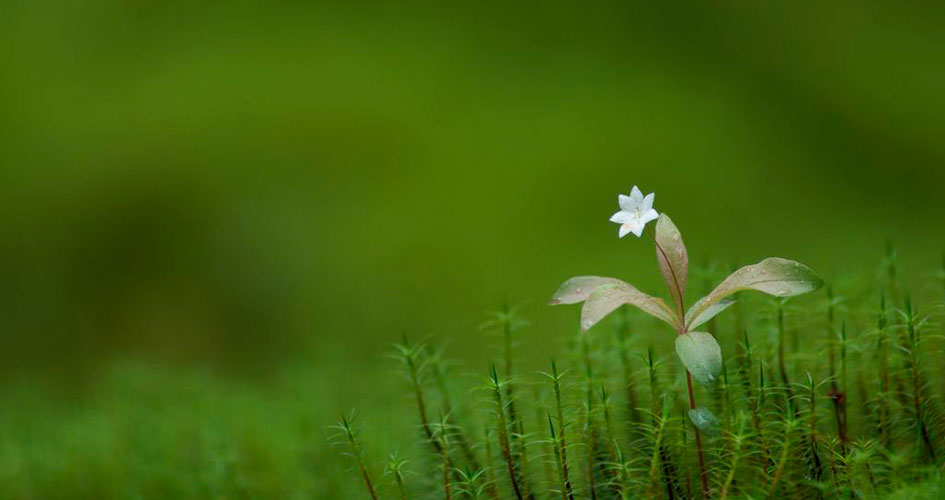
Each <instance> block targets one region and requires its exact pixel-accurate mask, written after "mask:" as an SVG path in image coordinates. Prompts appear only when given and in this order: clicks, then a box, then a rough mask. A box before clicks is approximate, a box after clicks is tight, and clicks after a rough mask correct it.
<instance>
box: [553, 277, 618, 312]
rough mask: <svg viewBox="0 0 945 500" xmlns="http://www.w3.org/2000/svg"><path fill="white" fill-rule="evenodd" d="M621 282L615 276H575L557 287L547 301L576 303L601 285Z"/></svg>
mask: <svg viewBox="0 0 945 500" xmlns="http://www.w3.org/2000/svg"><path fill="white" fill-rule="evenodd" d="M619 283H623V281H620V280H618V279H616V278H602V277H600V276H576V277H574V278H571V279H569V280H568V281H565V282H564V283H562V284H561V286H560V287H558V291H557V292H555V294H554V295H553V296H552V297H551V300H550V301H549V302H548V303H549V304H550V305H553V306H555V305H558V304H577V303H578V302H584V301H585V300H587V298H588V297H589V296H590V295H591V292H593V291H594V290H596V289H597V287H599V286H601V285H614V284H619Z"/></svg>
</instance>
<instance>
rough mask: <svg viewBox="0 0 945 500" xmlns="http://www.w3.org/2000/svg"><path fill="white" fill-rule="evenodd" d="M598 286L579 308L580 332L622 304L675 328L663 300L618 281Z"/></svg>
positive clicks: (672, 315)
mask: <svg viewBox="0 0 945 500" xmlns="http://www.w3.org/2000/svg"><path fill="white" fill-rule="evenodd" d="M615 281H617V283H609V284H604V285H601V286H598V287H597V288H596V289H595V290H594V291H593V292H592V293H591V294H590V296H588V298H587V300H585V301H584V306H583V307H582V308H581V331H582V332H586V331H587V330H589V329H590V328H591V327H592V326H594V325H596V324H597V323H598V322H599V321H600V320H602V319H604V317H606V316H607V315H608V314H610V313H612V312H613V311H615V310H616V309H617V308H618V307H620V306H622V305H624V304H630V305H632V306H636V307H638V308H640V309H641V310H643V311H644V312H646V313H648V314H650V315H652V316H655V317H656V318H659V319H661V320H663V321H665V322H666V323H669V325H670V326H672V327H673V328H677V327H678V325H677V323H676V316H675V315H674V314H673V311H672V309H670V308H669V306H668V305H666V302H665V301H663V299H660V298H658V297H653V296H650V295H647V294H645V293H643V292H641V291H639V290H637V289H636V288H634V287H632V286H630V285H628V284H626V283H624V282H622V281H620V280H615Z"/></svg>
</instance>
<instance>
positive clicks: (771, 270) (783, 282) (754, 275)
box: [686, 257, 824, 318]
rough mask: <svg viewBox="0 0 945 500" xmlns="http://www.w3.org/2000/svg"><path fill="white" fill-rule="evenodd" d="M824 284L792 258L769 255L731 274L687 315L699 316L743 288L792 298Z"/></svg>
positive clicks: (813, 273) (807, 268)
mask: <svg viewBox="0 0 945 500" xmlns="http://www.w3.org/2000/svg"><path fill="white" fill-rule="evenodd" d="M823 284H824V281H823V280H822V279H820V277H819V276H817V274H816V273H815V272H814V271H812V270H811V269H810V268H809V267H807V266H805V265H803V264H800V263H798V262H795V261H793V260H787V259H781V258H778V257H772V258H769V259H765V260H763V261H761V262H759V263H757V264H752V265H750V266H745V267H743V268H741V269H739V270H738V271H735V272H734V273H732V274H730V275H729V277H728V278H725V281H723V282H722V283H721V284H719V286H717V287H715V290H712V293H710V294H709V295H706V296H705V297H703V298H701V299H699V300H698V301H697V302H696V303H695V304H693V305H692V307H691V308H689V312H687V313H686V317H687V318H701V317H702V316H703V314H704V313H705V312H706V311H707V310H708V309H709V308H710V307H712V306H713V305H714V304H716V303H717V302H719V301H720V300H722V299H724V298H725V297H727V296H729V295H731V294H733V293H736V292H740V291H742V290H757V291H759V292H764V293H767V294H770V295H775V296H777V297H791V296H794V295H801V294H804V293H807V292H812V291H814V290H817V289H818V288H820V287H821V286H822V285H823Z"/></svg>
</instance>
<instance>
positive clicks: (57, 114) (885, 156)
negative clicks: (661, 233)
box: [0, 0, 945, 498]
mask: <svg viewBox="0 0 945 500" xmlns="http://www.w3.org/2000/svg"><path fill="white" fill-rule="evenodd" d="M943 14H945V13H943V12H942V9H941V8H940V7H939V6H932V5H928V6H925V7H921V8H918V7H914V8H910V9H906V8H905V7H903V6H901V5H896V4H887V3H881V2H856V3H845V2H844V3H833V2H831V3H829V4H823V3H815V4H813V6H801V5H799V4H796V3H790V4H783V5H780V6H779V5H765V6H762V5H754V4H739V5H731V6H723V5H708V4H702V3H698V2H695V3H691V4H690V3H685V5H679V4H672V5H669V4H667V5H657V4H646V5H633V4H631V3H627V2H614V3H594V4H588V3H577V2H547V1H545V2H515V3H510V2H475V3H465V4H463V3H457V4H449V5H447V4H442V3H432V2H431V3H428V4H404V3H401V2H390V3H364V2H347V3H339V4H324V3H320V2H268V3H255V2H243V1H237V2H214V1H210V2H183V1H174V0H171V1H163V2H151V1H142V0H138V1H120V0H110V1H83V2H69V1H46V0H33V1H21V0H7V1H5V2H3V3H2V5H0V276H2V277H3V281H2V282H3V285H4V286H3V287H2V289H0V294H2V297H0V328H2V335H3V336H2V340H3V346H4V347H3V349H0V375H2V378H0V382H2V387H4V388H5V389H4V390H3V395H2V396H0V405H2V408H0V435H4V436H5V438H4V441H3V443H4V444H3V446H2V447H0V493H2V495H3V496H4V497H23V498H49V497H51V496H53V495H54V494H56V495H61V496H63V497H81V496H88V497H134V496H145V497H147V496H217V495H223V496H227V495H234V494H235V495H243V494H245V495H247V496H271V495H277V496H285V497H294V496H299V497H304V496H307V495H311V494H315V493H316V492H317V494H316V496H319V495H321V497H322V498H345V497H346V493H344V492H345V491H347V490H346V489H345V488H348V487H349V486H350V484H349V483H350V481H349V479H348V478H347V476H345V475H344V469H345V467H347V464H345V463H336V462H340V461H338V460H336V459H335V457H336V456H337V450H332V449H330V448H329V447H328V446H327V441H326V435H327V433H326V431H325V430H324V428H325V426H327V425H329V424H331V423H333V422H334V421H335V420H337V419H338V416H339V415H340V413H341V412H342V411H347V410H348V409H350V408H353V407H357V408H362V409H363V410H364V413H365V414H366V419H367V420H368V421H373V422H374V424H375V426H376V427H377V426H379V427H383V426H384V425H393V424H392V423H391V422H393V421H395V420H397V418H400V417H396V418H395V417H391V415H393V414H396V413H398V412H402V410H403V409H405V408H408V407H409V406H408V404H407V402H405V401H404V400H403V399H402V398H401V397H400V396H399V393H398V392H396V391H398V390H399V389H400V388H401V386H400V384H399V383H398V381H397V380H396V379H394V378H392V377H391V376H390V374H391V372H392V370H393V365H392V363H391V362H390V361H389V360H387V359H386V358H385V354H386V353H387V352H388V351H389V348H390V347H389V346H390V343H391V342H393V341H396V340H397V339H398V338H399V337H400V335H401V334H402V333H409V334H411V335H413V336H415V337H417V338H419V337H424V336H432V337H433V338H435V339H437V340H438V341H442V342H449V351H450V352H451V353H452V354H453V355H454V356H455V357H457V358H458V359H459V360H461V361H462V362H463V363H464V366H465V367H466V368H468V369H469V370H477V371H481V370H480V369H481V368H483V367H485V366H486V362H487V360H488V358H489V356H491V355H492V354H493V353H492V351H490V349H489V348H488V344H489V343H488V342H485V341H484V337H483V334H482V333H480V332H479V331H478V330H477V328H476V327H477V325H478V324H479V323H481V321H482V320H483V318H484V311H487V310H490V309H495V308H497V307H498V306H499V305H500V304H501V303H502V302H503V301H505V300H508V301H511V302H513V303H515V302H522V301H524V302H525V305H524V312H525V315H526V316H527V317H528V318H529V319H531V320H532V322H533V324H532V326H531V327H530V328H529V329H528V330H526V331H525V332H523V342H524V343H525V344H526V345H527V346H528V349H529V351H530V352H531V353H533V354H534V361H535V363H539V364H540V363H543V362H544V360H546V359H547V357H548V356H550V355H551V353H552V352H554V350H555V346H556V345H559V344H560V339H562V338H563V336H564V335H568V334H570V333H573V331H574V330H575V329H576V326H577V312H576V311H575V310H571V309H566V308H562V309H555V310H550V309H548V308H547V307H546V306H545V305H544V301H545V300H546V299H547V297H548V296H549V295H550V294H551V292H553V291H554V289H555V288H556V286H557V285H558V284H559V283H560V282H561V281H562V280H563V279H565V278H567V277H570V276H572V275H576V274H601V275H614V276H620V277H624V278H627V279H631V278H632V280H633V282H634V283H635V284H637V285H638V286H640V287H641V288H643V289H645V290H648V291H651V292H653V293H656V292H662V288H661V287H662V285H661V281H660V279H659V276H658V274H657V270H656V266H654V265H653V261H654V259H653V255H651V253H652V249H651V248H650V247H649V246H648V245H643V244H639V243H638V242H637V241H635V240H634V239H633V238H632V237H628V238H626V239H624V240H618V239H617V237H616V232H617V226H616V225H615V224H612V223H610V222H608V220H607V219H608V217H609V216H610V215H611V214H612V213H613V212H614V211H616V210H617V204H616V196H617V194H618V193H627V192H629V189H630V187H631V185H633V184H637V185H639V186H640V187H641V188H642V189H643V190H644V192H647V193H648V192H651V191H655V192H656V193H657V195H656V209H657V210H659V211H661V212H662V211H665V212H667V213H669V214H670V215H672V217H673V219H674V220H675V221H676V223H677V225H678V226H679V228H680V229H681V231H682V232H683V235H684V236H685V238H686V243H687V246H688V247H689V252H690V255H691V257H692V258H693V260H694V261H696V262H710V261H711V262H717V263H719V264H720V265H723V266H728V265H732V264H744V263H749V262H754V261H757V260H759V259H761V258H763V257H766V256H774V255H777V256H783V257H788V258H793V259H797V260H799V261H801V262H804V263H806V264H808V265H810V266H811V267H813V268H814V269H815V270H818V271H819V272H821V274H823V275H824V276H825V277H827V278H828V279H832V278H836V277H838V276H843V275H844V274H849V273H872V272H874V271H875V270H876V268H877V265H878V263H879V261H880V260H881V258H882V255H883V252H884V245H885V243H886V242H887V241H891V242H894V243H895V244H896V246H897V247H898V249H899V253H900V255H901V256H902V258H903V261H904V263H905V264H906V266H907V268H910V269H911V270H912V271H913V272H914V274H916V275H919V276H921V275H922V274H923V273H927V272H928V271H930V270H932V269H935V268H936V267H937V266H939V263H940V259H941V251H942V248H943V246H945V236H943V229H945V197H943V196H942V192H943V188H945V141H943V140H942V137H943V134H945V94H943V92H942V89H943V88H945V65H943V64H942V61H943V60H945V17H943ZM372 414H373V417H368V416H367V415H372ZM407 425H409V423H408V424H407ZM280 430H282V431H285V432H284V433H282V434H280V433H279V432H278V431H280ZM380 434H381V435H383V433H380ZM234 436H236V437H238V440H236V441H234ZM289 436H292V437H289ZM298 436H304V437H305V438H306V439H304V440H301V441H299V440H298V439H297V437H298ZM385 439H387V440H389V441H385ZM397 439H398V438H397V436H396V435H389V436H388V437H386V438H385V437H383V436H381V437H379V438H378V439H376V440H375V444H376V445H377V446H378V447H379V448H381V449H383V447H384V446H387V445H390V444H391V443H394V442H396V441H397ZM287 463H291V464H293V466H292V467H286V466H285V464H287ZM182 470H185V471H188V472H187V473H188V474H192V476H188V477H187V478H182V477H181V471H182ZM234 471H235V472H234ZM298 471H303V472H304V474H301V475H296V472H298ZM211 485H215V486H212V487H211ZM221 485H222V486H221ZM212 488H222V489H212ZM234 492H235V493H234Z"/></svg>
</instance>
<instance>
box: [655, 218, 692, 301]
mask: <svg viewBox="0 0 945 500" xmlns="http://www.w3.org/2000/svg"><path fill="white" fill-rule="evenodd" d="M655 240H656V260H657V261H659V264H660V271H662V272H663V278H664V279H665V280H666V286H668V287H669V294H670V295H672V296H673V301H674V302H676V307H677V308H678V309H679V310H680V311H682V304H683V296H685V294H686V280H687V279H688V276H689V254H688V253H687V252H686V245H685V244H683V240H682V235H681V234H679V229H676V225H675V224H673V221H672V219H670V218H669V216H668V215H666V214H660V218H659V219H658V220H657V221H656V238H655Z"/></svg>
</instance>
